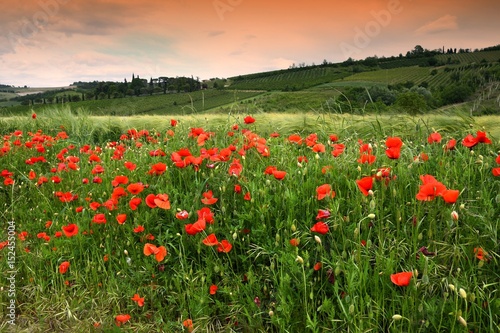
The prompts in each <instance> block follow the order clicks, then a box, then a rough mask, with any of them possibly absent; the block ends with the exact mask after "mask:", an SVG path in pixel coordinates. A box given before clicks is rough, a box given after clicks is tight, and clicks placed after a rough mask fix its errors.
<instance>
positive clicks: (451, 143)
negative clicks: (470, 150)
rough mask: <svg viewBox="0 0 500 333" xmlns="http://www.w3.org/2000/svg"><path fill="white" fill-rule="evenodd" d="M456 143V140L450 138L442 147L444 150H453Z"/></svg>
mask: <svg viewBox="0 0 500 333" xmlns="http://www.w3.org/2000/svg"><path fill="white" fill-rule="evenodd" d="M456 145H457V140H455V139H451V140H450V141H448V142H447V143H446V146H445V147H444V150H445V151H448V150H454V149H455V146H456Z"/></svg>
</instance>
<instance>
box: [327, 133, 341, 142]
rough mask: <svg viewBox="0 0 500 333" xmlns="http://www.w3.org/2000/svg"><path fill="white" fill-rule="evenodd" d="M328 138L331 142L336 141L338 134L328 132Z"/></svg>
mask: <svg viewBox="0 0 500 333" xmlns="http://www.w3.org/2000/svg"><path fill="white" fill-rule="evenodd" d="M328 138H329V139H330V141H331V142H337V141H338V140H339V136H338V135H337V134H330V135H329V136H328Z"/></svg>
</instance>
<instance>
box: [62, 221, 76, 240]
mask: <svg viewBox="0 0 500 333" xmlns="http://www.w3.org/2000/svg"><path fill="white" fill-rule="evenodd" d="M62 231H63V232H64V235H65V236H66V237H73V236H76V235H77V234H78V226H77V225H76V224H74V223H71V224H68V225H63V226H62Z"/></svg>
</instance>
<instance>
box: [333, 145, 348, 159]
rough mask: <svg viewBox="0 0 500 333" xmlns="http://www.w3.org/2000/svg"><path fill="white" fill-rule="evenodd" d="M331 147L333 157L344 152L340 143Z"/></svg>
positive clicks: (343, 146)
mask: <svg viewBox="0 0 500 333" xmlns="http://www.w3.org/2000/svg"><path fill="white" fill-rule="evenodd" d="M332 147H333V150H332V156H333V157H339V156H340V155H341V154H342V153H343V152H344V150H345V145H344V144H342V143H336V144H333V145H332Z"/></svg>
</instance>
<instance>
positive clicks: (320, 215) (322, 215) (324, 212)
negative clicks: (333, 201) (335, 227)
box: [316, 209, 331, 220]
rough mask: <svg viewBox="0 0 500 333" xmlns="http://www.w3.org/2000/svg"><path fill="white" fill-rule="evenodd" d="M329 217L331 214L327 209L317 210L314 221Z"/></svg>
mask: <svg viewBox="0 0 500 333" xmlns="http://www.w3.org/2000/svg"><path fill="white" fill-rule="evenodd" d="M330 215H331V213H330V211H329V210H328V209H319V210H318V215H316V220H322V219H327V218H329V217H330Z"/></svg>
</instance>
